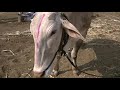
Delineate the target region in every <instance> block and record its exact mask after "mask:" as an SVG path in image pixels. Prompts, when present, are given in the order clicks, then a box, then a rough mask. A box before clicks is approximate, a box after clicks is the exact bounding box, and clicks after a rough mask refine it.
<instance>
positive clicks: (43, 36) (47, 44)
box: [30, 12, 85, 76]
mask: <svg viewBox="0 0 120 90" xmlns="http://www.w3.org/2000/svg"><path fill="white" fill-rule="evenodd" d="M63 28H64V29H63ZM30 30H31V33H32V34H33V38H34V44H35V55H34V59H35V60H34V68H33V72H34V74H35V75H37V76H43V74H44V75H45V76H48V75H50V74H51V71H52V70H53V66H54V65H53V64H50V63H51V62H52V60H53V59H54V57H55V55H56V52H57V50H58V48H59V45H60V42H61V37H62V31H63V30H65V32H66V33H67V34H68V35H69V36H70V37H73V38H77V39H82V40H83V41H85V39H84V37H83V36H82V35H81V34H80V33H79V31H78V30H77V29H76V28H75V26H74V25H73V24H71V23H70V22H69V21H68V20H67V19H66V18H65V17H64V16H63V15H62V14H61V13H60V12H38V13H37V14H36V16H35V17H34V19H33V20H32V22H31V26H30ZM49 65H50V66H49ZM48 67H49V68H48Z"/></svg>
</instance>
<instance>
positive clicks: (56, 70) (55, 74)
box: [52, 52, 61, 77]
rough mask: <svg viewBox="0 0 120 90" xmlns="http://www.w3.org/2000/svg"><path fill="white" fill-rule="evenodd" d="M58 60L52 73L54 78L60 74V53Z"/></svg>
mask: <svg viewBox="0 0 120 90" xmlns="http://www.w3.org/2000/svg"><path fill="white" fill-rule="evenodd" d="M56 59H57V60H56V62H55V67H54V69H53V72H52V76H54V77H56V76H58V74H59V61H60V59H61V53H60V52H58V53H57V56H56Z"/></svg>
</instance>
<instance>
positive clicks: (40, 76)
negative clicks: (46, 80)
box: [33, 72, 44, 78]
mask: <svg viewBox="0 0 120 90" xmlns="http://www.w3.org/2000/svg"><path fill="white" fill-rule="evenodd" d="M43 76H44V72H41V73H38V72H33V78H42V77H43Z"/></svg>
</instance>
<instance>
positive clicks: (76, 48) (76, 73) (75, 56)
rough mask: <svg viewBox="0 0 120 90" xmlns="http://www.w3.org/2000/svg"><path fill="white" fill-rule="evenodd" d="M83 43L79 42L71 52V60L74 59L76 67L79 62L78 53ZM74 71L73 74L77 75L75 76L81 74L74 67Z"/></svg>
mask: <svg viewBox="0 0 120 90" xmlns="http://www.w3.org/2000/svg"><path fill="white" fill-rule="evenodd" d="M82 43H83V41H80V40H79V41H77V42H76V44H75V45H74V47H73V49H72V51H71V59H72V61H73V63H74V65H75V66H76V67H77V61H76V59H77V53H78V50H79V48H80V47H81V45H82ZM72 70H73V74H75V75H78V74H79V71H78V70H77V69H76V68H75V67H73V66H72Z"/></svg>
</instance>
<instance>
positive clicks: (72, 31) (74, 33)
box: [60, 19, 86, 42]
mask: <svg viewBox="0 0 120 90" xmlns="http://www.w3.org/2000/svg"><path fill="white" fill-rule="evenodd" d="M60 20H61V23H62V26H63V27H64V28H65V31H66V33H67V34H68V35H69V36H71V37H73V38H77V39H81V40H83V41H84V42H86V39H85V38H84V37H83V36H82V35H81V33H80V32H79V31H78V29H77V28H76V27H75V26H74V25H73V24H71V23H70V22H69V21H68V20H67V19H65V20H63V19H60Z"/></svg>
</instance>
